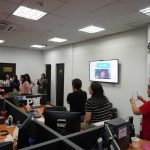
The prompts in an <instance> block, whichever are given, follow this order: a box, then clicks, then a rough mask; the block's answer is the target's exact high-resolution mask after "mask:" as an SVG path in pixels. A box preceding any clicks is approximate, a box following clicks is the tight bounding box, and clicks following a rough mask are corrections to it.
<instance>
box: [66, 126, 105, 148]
mask: <svg viewBox="0 0 150 150" xmlns="http://www.w3.org/2000/svg"><path fill="white" fill-rule="evenodd" d="M103 129H104V127H93V128H90V129H87V130H84V131H80V132H77V133H73V134H70V135H68V136H66V137H64V138H67V139H68V140H70V141H72V142H73V143H75V144H77V145H78V146H80V147H81V148H83V149H85V150H91V149H92V148H93V147H94V146H95V145H96V143H97V139H98V138H99V137H101V134H102V132H103Z"/></svg>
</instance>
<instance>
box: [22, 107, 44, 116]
mask: <svg viewBox="0 0 150 150" xmlns="http://www.w3.org/2000/svg"><path fill="white" fill-rule="evenodd" d="M45 107H46V106H43V107H40V108H34V109H33V108H31V107H26V109H27V111H30V110H38V111H39V114H40V115H42V113H43V111H44V108H45ZM19 109H20V110H22V111H25V109H24V108H23V107H19Z"/></svg>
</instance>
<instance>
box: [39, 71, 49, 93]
mask: <svg viewBox="0 0 150 150" xmlns="http://www.w3.org/2000/svg"><path fill="white" fill-rule="evenodd" d="M47 84H48V80H47V78H46V75H45V74H44V73H42V74H41V78H40V79H38V81H37V85H38V93H40V94H47Z"/></svg>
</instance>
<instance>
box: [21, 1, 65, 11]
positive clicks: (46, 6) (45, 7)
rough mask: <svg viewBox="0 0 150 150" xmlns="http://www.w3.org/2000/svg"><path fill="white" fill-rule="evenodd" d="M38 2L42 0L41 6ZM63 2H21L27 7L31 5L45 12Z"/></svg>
mask: <svg viewBox="0 0 150 150" xmlns="http://www.w3.org/2000/svg"><path fill="white" fill-rule="evenodd" d="M39 2H42V4H43V6H41V5H42V4H39ZM63 4H64V2H62V1H59V0H42V1H39V0H25V1H24V2H23V5H25V6H27V7H31V8H34V9H38V10H41V11H45V12H51V11H53V10H55V9H56V8H58V7H60V6H61V5H63Z"/></svg>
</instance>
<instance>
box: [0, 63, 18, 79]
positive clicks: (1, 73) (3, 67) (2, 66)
mask: <svg viewBox="0 0 150 150" xmlns="http://www.w3.org/2000/svg"><path fill="white" fill-rule="evenodd" d="M6 74H9V75H10V76H12V75H16V64H14V63H0V80H3V79H4V78H5V75H6Z"/></svg>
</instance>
